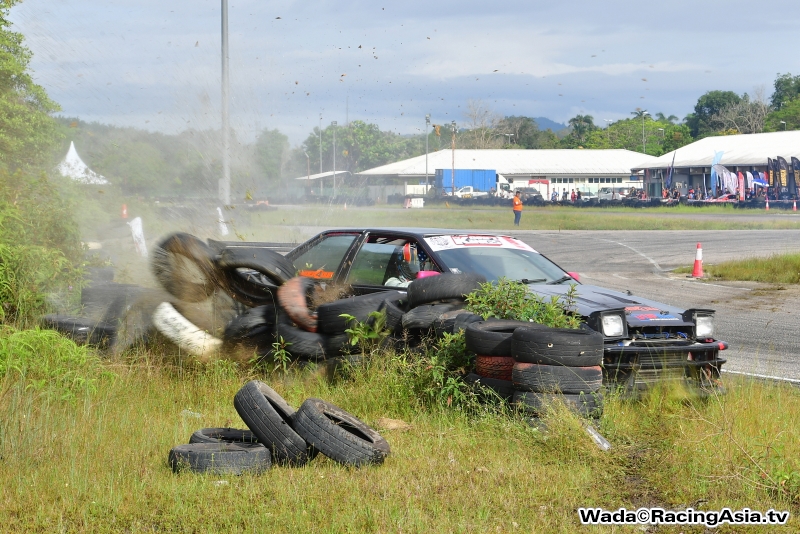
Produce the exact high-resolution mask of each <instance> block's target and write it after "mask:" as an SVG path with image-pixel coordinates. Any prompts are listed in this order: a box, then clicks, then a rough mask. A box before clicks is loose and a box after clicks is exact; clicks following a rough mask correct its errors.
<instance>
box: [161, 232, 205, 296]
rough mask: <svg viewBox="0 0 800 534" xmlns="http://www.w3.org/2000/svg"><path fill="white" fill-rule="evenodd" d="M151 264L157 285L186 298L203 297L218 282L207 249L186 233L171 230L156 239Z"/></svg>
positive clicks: (171, 293) (203, 244) (172, 293)
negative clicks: (168, 234) (175, 232)
mask: <svg viewBox="0 0 800 534" xmlns="http://www.w3.org/2000/svg"><path fill="white" fill-rule="evenodd" d="M184 261H185V262H188V263H189V265H188V266H187V265H186V264H185V263H183V262H184ZM151 266H152V269H153V274H154V275H155V277H156V280H158V282H159V283H160V284H161V286H162V287H163V288H164V289H165V290H166V291H167V292H168V293H169V294H170V295H173V296H174V297H177V298H178V299H180V300H184V301H186V302H202V301H204V300H206V299H207V298H208V297H209V296H211V293H213V292H214V289H216V287H217V284H218V282H219V275H218V271H217V269H216V266H215V265H214V261H213V253H212V251H211V249H210V248H209V247H208V245H206V244H205V243H203V242H202V241H200V240H199V239H198V238H196V237H194V236H193V235H190V234H184V233H177V234H172V235H170V236H169V237H167V238H165V239H163V240H162V241H161V242H159V243H158V244H157V245H156V246H155V248H154V249H153V259H152V263H151ZM190 266H193V267H194V272H192V269H190Z"/></svg>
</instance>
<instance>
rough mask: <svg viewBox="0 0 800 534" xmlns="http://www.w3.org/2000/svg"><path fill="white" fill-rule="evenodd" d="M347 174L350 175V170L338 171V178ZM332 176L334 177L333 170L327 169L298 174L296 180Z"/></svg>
mask: <svg viewBox="0 0 800 534" xmlns="http://www.w3.org/2000/svg"><path fill="white" fill-rule="evenodd" d="M347 176H350V171H336V177H337V178H346V177H347ZM332 177H333V171H327V172H320V173H317V174H312V175H311V176H308V175H303V176H298V177H297V178H295V180H319V179H322V178H332Z"/></svg>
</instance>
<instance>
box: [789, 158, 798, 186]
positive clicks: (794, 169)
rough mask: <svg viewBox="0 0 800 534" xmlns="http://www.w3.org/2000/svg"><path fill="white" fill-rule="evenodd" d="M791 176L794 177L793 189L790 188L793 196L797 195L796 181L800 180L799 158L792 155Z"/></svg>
mask: <svg viewBox="0 0 800 534" xmlns="http://www.w3.org/2000/svg"><path fill="white" fill-rule="evenodd" d="M792 177H793V178H794V186H795V188H794V189H791V190H790V191H791V193H792V195H794V196H797V182H800V159H797V158H796V157H794V156H792Z"/></svg>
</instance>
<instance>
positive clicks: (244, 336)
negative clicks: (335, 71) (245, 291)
mask: <svg viewBox="0 0 800 534" xmlns="http://www.w3.org/2000/svg"><path fill="white" fill-rule="evenodd" d="M276 323H277V316H276V311H275V306H271V305H265V306H258V307H255V308H250V309H248V310H246V311H245V312H244V313H243V314H241V315H237V316H236V317H234V318H233V319H231V321H230V322H229V323H228V324H227V326H225V332H224V333H223V334H222V341H223V343H224V344H225V345H224V347H225V348H232V347H236V346H244V347H247V348H253V349H256V351H257V352H258V353H259V354H260V353H263V352H266V351H269V350H270V349H271V348H272V343H274V342H275V330H276Z"/></svg>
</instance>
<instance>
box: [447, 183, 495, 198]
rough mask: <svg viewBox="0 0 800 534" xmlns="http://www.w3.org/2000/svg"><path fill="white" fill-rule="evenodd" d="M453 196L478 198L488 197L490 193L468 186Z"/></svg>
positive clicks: (458, 190)
mask: <svg viewBox="0 0 800 534" xmlns="http://www.w3.org/2000/svg"><path fill="white" fill-rule="evenodd" d="M453 196H456V197H458V198H477V197H488V196H489V193H488V192H487V191H481V190H479V189H475V188H474V187H472V186H471V185H466V186H464V187H462V188H461V189H457V190H456V192H455V193H453Z"/></svg>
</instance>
